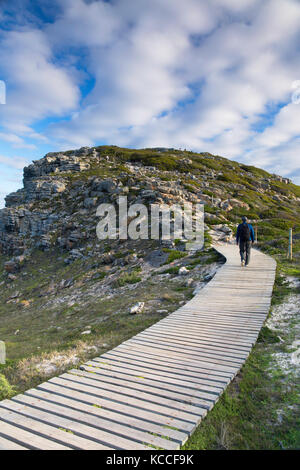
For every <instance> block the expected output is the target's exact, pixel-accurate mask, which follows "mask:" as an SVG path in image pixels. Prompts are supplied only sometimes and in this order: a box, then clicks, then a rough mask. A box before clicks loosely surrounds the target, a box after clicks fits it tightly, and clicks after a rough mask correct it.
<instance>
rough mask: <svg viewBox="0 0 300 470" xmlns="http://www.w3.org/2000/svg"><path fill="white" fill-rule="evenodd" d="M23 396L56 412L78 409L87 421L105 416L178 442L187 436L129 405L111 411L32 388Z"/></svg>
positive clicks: (63, 412)
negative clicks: (52, 407) (50, 406)
mask: <svg viewBox="0 0 300 470" xmlns="http://www.w3.org/2000/svg"><path fill="white" fill-rule="evenodd" d="M23 396H24V397H27V396H29V397H33V398H36V399H37V400H36V401H35V404H34V406H36V407H37V408H41V409H45V408H47V409H49V408H48V407H49V403H50V404H53V405H56V412H57V414H63V415H66V412H68V413H69V411H73V410H75V411H76V412H77V411H78V410H79V409H80V412H81V416H80V419H82V420H85V419H86V417H87V419H88V422H90V418H91V419H94V417H95V416H96V417H100V418H107V419H109V420H111V421H115V422H117V423H119V422H120V421H121V422H122V424H126V426H129V427H132V428H133V429H139V430H144V431H148V432H151V433H154V434H157V435H160V436H167V437H168V438H170V439H172V440H173V441H176V442H178V443H182V442H185V441H186V439H187V438H188V436H189V432H188V431H185V432H183V431H178V430H176V429H171V428H170V427H168V425H164V424H156V423H153V422H151V421H148V420H147V417H146V419H145V418H141V417H138V416H135V415H134V414H135V412H136V409H134V410H130V409H129V407H126V408H125V411H126V412H127V413H126V414H125V413H124V409H121V408H118V410H116V411H111V410H108V409H105V408H103V407H101V406H99V405H96V404H94V403H90V404H86V403H83V402H82V401H78V400H76V397H75V399H74V397H72V398H66V397H63V396H61V395H56V394H54V393H51V392H45V391H42V390H37V389H34V388H33V389H31V390H29V391H28V392H26V394H25V395H23ZM12 400H14V399H12ZM113 406H114V405H113ZM130 412H131V413H132V415H129V414H128V413H130ZM161 420H162V422H164V421H163V417H161Z"/></svg>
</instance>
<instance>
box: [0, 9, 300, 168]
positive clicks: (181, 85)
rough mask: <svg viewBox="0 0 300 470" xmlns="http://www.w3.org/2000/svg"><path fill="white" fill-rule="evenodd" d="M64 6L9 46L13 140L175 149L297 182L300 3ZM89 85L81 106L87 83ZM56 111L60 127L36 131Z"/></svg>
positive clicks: (9, 39)
mask: <svg viewBox="0 0 300 470" xmlns="http://www.w3.org/2000/svg"><path fill="white" fill-rule="evenodd" d="M57 5H59V9H58V13H57V16H56V17H55V18H54V19H53V21H51V22H48V23H47V24H44V25H43V24H42V25H41V26H40V27H39V29H38V28H37V27H34V26H33V22H32V20H31V22H30V23H28V24H26V27H23V28H18V29H16V31H11V32H8V33H7V34H6V37H4V38H3V40H2V49H1V51H0V60H1V64H3V69H4V71H5V73H6V74H7V77H8V78H9V82H8V85H11V91H8V99H9V98H10V99H11V103H9V104H8V105H7V106H6V107H5V113H6V114H4V112H3V111H4V108H3V109H1V111H2V124H3V125H4V124H5V126H6V129H7V135H8V136H9V137H6V140H7V139H9V138H11V139H12V138H13V137H10V136H11V135H16V136H17V137H19V138H20V139H21V140H22V141H23V143H24V144H25V145H26V144H29V145H30V143H32V141H33V140H34V141H35V144H36V142H38V141H39V140H40V141H43V139H48V141H49V142H52V143H53V146H56V147H57V148H59V147H63V148H72V147H77V146H81V145H93V144H96V143H99V142H100V141H108V142H110V143H112V144H119V145H128V146H160V145H163V146H170V147H176V146H178V147H183V148H191V149H193V150H208V151H211V152H212V153H218V154H220V155H224V156H227V157H228V158H235V159H237V160H242V161H247V162H251V163H257V164H261V165H262V166H265V167H266V168H268V169H269V170H270V171H273V170H274V171H276V172H278V173H282V174H289V175H290V174H294V175H297V169H298V168H299V162H298V154H299V142H298V137H299V135H300V126H299V123H300V119H299V117H300V116H299V112H300V105H299V106H296V105H294V104H290V100H291V84H292V82H293V81H294V80H297V79H298V80H299V79H300V64H299V44H300V31H299V24H300V4H299V2H297V1H296V0H244V1H242V2H237V1H235V0H211V1H210V2H207V1H204V0H203V1H201V0H185V2H183V1H182V0H152V1H151V2H149V0H126V2H124V0H115V1H114V2H104V1H84V0H61V1H60V2H59V3H58V4H57ZM90 79H91V81H92V82H93V87H92V89H91V90H90V92H89V93H88V94H87V96H85V97H84V98H83V99H82V101H81V102H79V85H81V84H82V83H84V82H85V81H87V80H90ZM8 88H10V87H8ZM279 105H280V106H279ZM282 105H283V107H282ZM280 107H281V108H280ZM270 110H271V112H272V113H274V116H273V117H272V116H268V113H269V112H270ZM54 115H56V116H62V120H58V122H54V123H52V124H51V125H50V126H49V128H48V129H46V131H45V132H44V134H41V133H40V132H36V131H35V130H34V121H38V120H40V119H43V118H44V117H49V116H54ZM0 118H1V115H0ZM264 119H265V121H266V123H267V124H265V125H267V127H266V128H265V129H261V126H263V122H264ZM12 143H13V142H12ZM16 144H17V142H15V145H16ZM295 177H298V176H295Z"/></svg>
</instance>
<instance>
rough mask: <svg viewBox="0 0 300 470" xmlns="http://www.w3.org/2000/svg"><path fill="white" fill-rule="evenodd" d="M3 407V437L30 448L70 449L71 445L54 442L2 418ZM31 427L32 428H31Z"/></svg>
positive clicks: (0, 420)
mask: <svg viewBox="0 0 300 470" xmlns="http://www.w3.org/2000/svg"><path fill="white" fill-rule="evenodd" d="M1 418H2V409H0V429H1V431H0V433H1V437H4V438H7V439H9V440H12V441H14V442H16V443H18V444H20V445H21V446H25V447H27V448H28V449H36V450H68V449H71V447H68V446H66V445H63V444H60V443H59V442H54V441H53V440H50V439H48V438H47V437H46V438H45V437H43V436H40V435H38V434H34V433H33V432H31V431H28V430H26V429H23V428H22V427H19V426H16V425H15V423H13V424H11V423H8V422H6V421H3V420H2V419H1ZM29 429H30V428H29Z"/></svg>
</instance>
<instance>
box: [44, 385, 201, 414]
mask: <svg viewBox="0 0 300 470" xmlns="http://www.w3.org/2000/svg"><path fill="white" fill-rule="evenodd" d="M72 379H73V380H66V379H64V378H63V377H62V376H61V377H55V378H53V379H51V380H49V383H50V382H51V383H54V384H56V385H61V387H64V388H65V390H66V389H69V392H68V393H69V395H70V396H71V392H70V391H71V390H75V391H76V390H77V389H80V390H81V391H83V392H86V393H89V394H90V395H93V396H95V397H102V398H103V400H104V399H105V398H109V399H110V400H114V401H117V402H119V403H125V404H127V403H128V404H130V405H133V406H135V407H137V408H142V409H145V410H152V411H157V412H158V413H160V414H166V415H167V416H173V417H174V418H179V419H181V420H185V421H189V422H190V423H193V422H194V420H195V419H196V418H197V417H198V416H205V414H206V411H207V410H206V409H205V408H198V407H195V406H192V405H187V404H186V403H180V402H177V401H175V400H174V401H171V400H166V399H165V400H163V398H161V399H159V400H158V399H156V400H155V401H154V400H153V398H154V397H152V396H151V395H150V394H140V393H139V394H138V396H131V395H130V394H124V393H121V392H120V391H118V392H115V391H111V390H106V389H104V388H101V389H100V387H93V386H90V385H87V384H85V383H84V382H83V380H81V381H79V380H77V381H76V380H75V379H76V377H73V376H72ZM39 387H40V386H39ZM39 387H38V388H39ZM116 388H118V387H116ZM150 400H151V401H150ZM175 406H176V407H175Z"/></svg>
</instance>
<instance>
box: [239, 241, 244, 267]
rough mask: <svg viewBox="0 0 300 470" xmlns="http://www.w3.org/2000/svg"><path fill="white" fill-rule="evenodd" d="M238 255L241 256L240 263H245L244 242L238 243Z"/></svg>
mask: <svg viewBox="0 0 300 470" xmlns="http://www.w3.org/2000/svg"><path fill="white" fill-rule="evenodd" d="M240 255H241V262H242V263H243V262H244V261H245V242H244V241H242V240H241V241H240Z"/></svg>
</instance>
